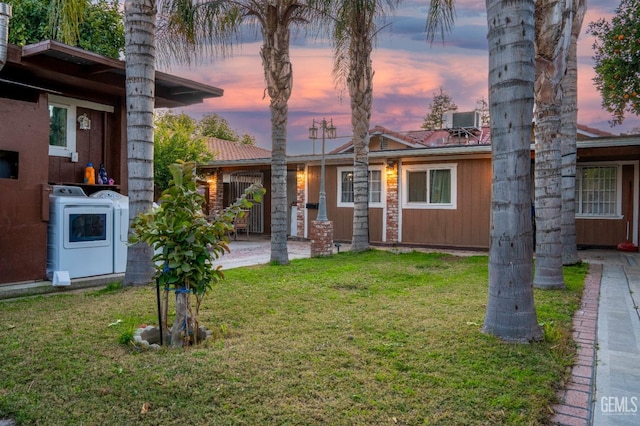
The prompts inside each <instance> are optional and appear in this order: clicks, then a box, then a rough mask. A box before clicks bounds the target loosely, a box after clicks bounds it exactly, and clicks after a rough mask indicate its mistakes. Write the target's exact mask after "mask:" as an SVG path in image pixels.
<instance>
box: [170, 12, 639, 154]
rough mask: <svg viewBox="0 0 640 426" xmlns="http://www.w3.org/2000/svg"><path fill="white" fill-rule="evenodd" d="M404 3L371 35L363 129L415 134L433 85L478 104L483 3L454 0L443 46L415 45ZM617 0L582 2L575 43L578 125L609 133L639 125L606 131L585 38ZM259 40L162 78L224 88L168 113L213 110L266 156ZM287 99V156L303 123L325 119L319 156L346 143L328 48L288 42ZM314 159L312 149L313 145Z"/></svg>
mask: <svg viewBox="0 0 640 426" xmlns="http://www.w3.org/2000/svg"><path fill="white" fill-rule="evenodd" d="M427 3H428V2H427V1H425V0H423V1H404V2H403V3H402V7H401V8H399V9H398V10H397V11H396V13H395V14H394V15H393V16H392V17H390V19H389V21H390V24H391V25H390V26H389V27H387V28H385V29H384V30H383V31H382V32H381V33H380V34H379V36H378V40H377V47H376V49H375V50H374V53H373V68H374V70H375V76H374V81H373V111H372V114H371V127H374V126H376V125H381V126H384V127H387V128H389V129H391V130H394V131H405V130H418V129H419V128H420V125H421V124H422V122H423V119H424V116H425V115H426V113H427V111H428V106H429V103H430V102H431V100H432V98H433V95H434V93H435V92H437V91H438V90H439V88H440V87H442V88H443V89H444V91H445V92H446V93H448V94H449V95H450V96H451V97H452V99H453V101H454V102H455V103H456V104H457V105H458V107H459V108H458V110H459V111H470V110H473V109H474V108H475V106H476V101H477V100H478V99H480V98H482V97H484V98H485V99H487V96H488V95H487V94H488V89H487V67H488V51H487V38H486V34H487V23H486V9H485V2H484V1H478V0H457V1H456V23H455V28H454V30H453V32H452V33H449V34H448V35H447V36H446V40H445V42H444V44H443V43H442V42H441V41H439V40H438V41H436V42H435V43H434V44H433V45H429V44H428V43H427V42H426V41H425V33H424V29H425V22H426V12H427V7H426V4H427ZM617 5H618V2H617V1H612V0H588V11H587V15H586V18H585V21H584V24H583V27H582V35H581V37H580V39H579V41H578V67H579V69H578V108H579V109H578V122H579V123H580V124H584V125H587V126H590V127H594V128H597V129H600V130H606V131H610V132H612V133H615V134H618V133H624V132H628V131H630V130H631V129H632V128H635V127H640V119H638V118H637V117H633V116H632V117H629V118H627V119H626V120H625V122H624V124H623V125H622V126H616V127H614V128H611V127H610V126H609V124H608V121H609V120H610V119H611V117H610V115H609V113H607V112H606V111H603V110H602V108H601V98H600V93H599V92H598V91H597V90H596V89H595V87H594V86H593V82H592V78H593V77H594V75H595V73H594V71H593V60H592V59H591V58H592V56H593V50H592V44H593V39H592V37H590V36H588V35H586V34H585V32H586V29H587V27H588V24H589V23H590V22H592V21H594V20H596V19H598V18H600V17H610V16H611V15H612V14H613V13H614V11H615V8H616V7H617ZM260 46H261V41H260V40H258V41H252V38H249V37H247V41H245V43H244V44H243V45H241V47H239V48H238V49H236V52H235V54H234V55H233V56H231V57H228V58H225V59H215V60H213V61H211V62H208V63H206V64H203V65H199V66H195V67H191V68H186V67H177V66H174V67H172V68H170V69H169V70H168V71H169V72H171V73H175V74H178V75H181V76H184V77H188V78H191V79H194V80H196V81H200V82H203V83H206V84H210V85H213V86H216V87H220V88H222V89H224V96H223V97H222V98H216V99H211V100H208V101H206V102H205V103H203V104H198V105H194V106H192V107H189V108H185V109H183V110H176V111H174V112H186V113H188V114H189V115H192V116H194V117H196V118H199V117H201V116H202V115H204V114H211V113H217V114H219V115H220V116H222V117H224V118H225V119H226V120H227V121H228V122H229V124H230V125H231V127H232V128H233V129H235V130H237V131H238V132H239V133H250V134H251V135H253V136H254V137H255V138H256V143H257V145H259V146H261V147H264V148H267V149H270V147H271V122H270V113H269V98H268V96H266V94H265V90H264V89H265V85H264V75H263V71H262V63H261V61H260V56H259V53H258V52H259V50H260ZM291 62H292V64H293V79H294V81H293V94H292V96H291V98H290V100H289V122H288V128H287V153H288V154H290V155H296V154H304V153H311V152H312V143H311V141H310V140H309V139H308V128H309V127H310V126H311V124H312V121H313V120H314V119H315V120H321V119H322V118H326V119H327V120H328V119H333V123H334V125H336V127H337V128H338V136H339V139H337V140H336V141H330V142H327V151H329V150H331V149H332V148H334V147H336V146H339V145H341V144H343V143H344V142H346V141H347V140H348V139H349V136H350V135H351V112H350V107H349V97H348V93H344V96H343V98H342V99H341V92H340V90H339V89H337V88H336V87H335V85H334V81H333V77H332V75H331V71H332V65H333V51H332V49H331V47H330V46H329V45H328V43H322V42H321V41H319V40H316V39H311V38H304V37H302V36H301V35H298V36H297V37H292V46H291ZM316 152H319V144H318V145H317V146H316Z"/></svg>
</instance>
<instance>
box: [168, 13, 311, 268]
mask: <svg viewBox="0 0 640 426" xmlns="http://www.w3.org/2000/svg"><path fill="white" fill-rule="evenodd" d="M316 3H323V2H317V1H312V0H307V1H299V0H222V1H205V2H197V1H194V0H166V3H165V4H164V8H163V9H161V11H162V12H164V17H166V18H167V19H166V21H165V24H166V25H165V26H164V31H165V36H164V37H163V39H162V40H163V43H164V44H166V45H167V52H168V53H169V54H170V55H172V56H173V59H177V60H182V61H187V62H188V61H190V60H191V59H192V58H191V57H190V55H192V54H196V53H200V52H203V51H208V52H207V53H226V51H227V50H228V48H229V47H231V44H232V43H233V42H234V41H235V40H236V39H237V38H235V36H237V35H239V33H240V32H241V31H242V30H243V26H245V27H254V29H257V30H259V32H260V34H261V35H262V41H263V44H262V49H261V51H260V57H261V59H262V66H263V68H264V76H265V82H266V86H267V90H266V92H267V93H268V95H269V98H270V105H269V109H270V111H271V261H272V262H276V263H279V264H287V263H289V255H288V252H287V220H288V217H287V216H288V215H287V208H288V206H287V187H286V185H287V165H286V148H287V119H288V101H289V98H290V96H291V91H292V88H293V71H292V65H291V61H290V56H289V48H290V43H289V39H290V32H291V28H292V27H293V26H295V25H298V26H301V27H305V26H309V25H312V24H314V23H318V22H320V21H321V20H320V19H315V20H312V19H311V17H312V16H316V18H319V17H320V13H319V10H318V9H316V8H315V7H312V6H315V4H316Z"/></svg>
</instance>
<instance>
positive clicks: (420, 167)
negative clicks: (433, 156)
mask: <svg viewBox="0 0 640 426" xmlns="http://www.w3.org/2000/svg"><path fill="white" fill-rule="evenodd" d="M430 170H450V171H451V202H450V203H446V204H433V203H429V202H428V201H427V202H424V203H417V202H409V201H408V199H409V185H408V184H407V182H408V179H407V173H409V172H416V171H424V172H425V173H426V172H429V171H430ZM427 176H428V175H427ZM402 177H403V178H404V179H403V182H402V203H401V208H403V209H437V210H456V209H457V208H458V164H457V163H428V164H406V165H405V166H404V168H403V171H402ZM427 191H428V188H427Z"/></svg>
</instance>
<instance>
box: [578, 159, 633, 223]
mask: <svg viewBox="0 0 640 426" xmlns="http://www.w3.org/2000/svg"><path fill="white" fill-rule="evenodd" d="M621 175H622V173H621V169H620V166H618V165H601V166H579V167H578V168H577V173H576V216H586V217H611V216H615V217H617V216H620V214H621V213H620V212H621V210H622V200H621V197H620V193H621V185H622V180H621Z"/></svg>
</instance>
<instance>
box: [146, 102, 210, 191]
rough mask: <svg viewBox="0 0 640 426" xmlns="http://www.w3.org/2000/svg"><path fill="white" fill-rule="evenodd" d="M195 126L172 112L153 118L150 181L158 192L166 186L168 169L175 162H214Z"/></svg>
mask: <svg viewBox="0 0 640 426" xmlns="http://www.w3.org/2000/svg"><path fill="white" fill-rule="evenodd" d="M197 127H198V123H197V122H196V120H195V119H193V118H191V117H189V116H188V115H186V114H179V115H175V114H173V113H171V112H168V113H165V114H161V115H157V116H156V119H155V132H154V138H153V139H154V143H153V145H154V149H153V181H154V184H155V186H156V189H157V190H158V191H160V192H162V191H164V190H165V189H167V188H168V187H169V181H170V180H171V171H170V169H169V166H170V165H172V164H174V163H176V162H177V161H178V160H182V161H186V162H190V161H193V162H196V163H200V162H205V161H209V160H212V159H213V154H212V153H211V152H209V150H208V149H207V144H206V142H205V140H204V137H203V136H200V135H198V134H197V132H196V129H197Z"/></svg>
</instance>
